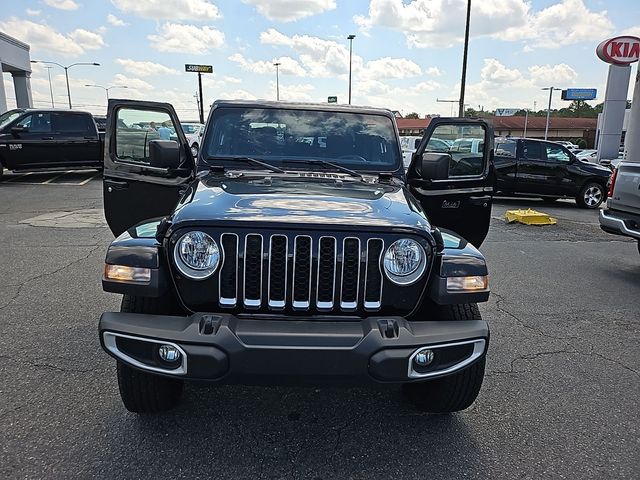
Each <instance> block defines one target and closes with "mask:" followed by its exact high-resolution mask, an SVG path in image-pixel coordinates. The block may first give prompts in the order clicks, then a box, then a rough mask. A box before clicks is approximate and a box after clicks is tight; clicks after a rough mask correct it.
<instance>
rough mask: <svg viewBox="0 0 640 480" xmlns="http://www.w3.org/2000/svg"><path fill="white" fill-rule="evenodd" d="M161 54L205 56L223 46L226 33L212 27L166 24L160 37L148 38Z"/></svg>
mask: <svg viewBox="0 0 640 480" xmlns="http://www.w3.org/2000/svg"><path fill="white" fill-rule="evenodd" d="M147 38H148V39H149V40H151V46H152V47H153V48H155V49H156V50H158V51H160V52H178V53H195V54H205V53H208V52H209V51H211V50H212V49H216V48H219V47H221V46H222V44H223V43H224V33H222V32H221V31H220V30H217V29H215V28H212V27H198V26H196V25H182V24H179V23H165V24H164V25H162V27H161V28H160V34H159V35H149V36H147Z"/></svg>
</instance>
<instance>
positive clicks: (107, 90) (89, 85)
mask: <svg viewBox="0 0 640 480" xmlns="http://www.w3.org/2000/svg"><path fill="white" fill-rule="evenodd" d="M85 87H98V88H102V89H103V90H104V91H105V92H106V93H107V103H108V102H109V90H111V89H112V88H129V87H127V86H126V85H111V86H110V87H104V86H102V85H94V84H93V83H91V84H86V85H85Z"/></svg>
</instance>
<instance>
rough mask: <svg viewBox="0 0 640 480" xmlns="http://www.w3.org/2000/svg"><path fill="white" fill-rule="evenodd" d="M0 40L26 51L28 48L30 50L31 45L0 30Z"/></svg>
mask: <svg viewBox="0 0 640 480" xmlns="http://www.w3.org/2000/svg"><path fill="white" fill-rule="evenodd" d="M0 40H4V41H5V42H7V43H11V44H13V45H15V46H16V47H20V48H22V49H23V50H26V51H27V52H28V51H29V50H31V47H30V46H29V45H28V44H27V43H24V42H21V41H20V40H18V39H17V38H14V37H11V36H9V35H7V34H6V33H3V32H0Z"/></svg>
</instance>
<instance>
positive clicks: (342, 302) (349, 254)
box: [219, 233, 384, 312]
mask: <svg viewBox="0 0 640 480" xmlns="http://www.w3.org/2000/svg"><path fill="white" fill-rule="evenodd" d="M220 246H221V250H222V264H221V267H220V272H219V304H220V306H222V307H226V308H234V307H241V308H247V309H268V310H272V311H278V310H283V309H285V308H292V309H293V310H300V311H305V310H316V311H319V312H330V311H334V310H339V311H344V312H353V311H356V310H357V309H358V308H364V309H365V310H369V311H375V310H379V309H380V307H381V301H382V283H383V276H382V272H381V271H380V257H381V255H382V252H383V248H384V242H383V240H382V239H380V238H369V239H361V238H358V237H349V236H347V237H343V238H337V237H333V236H320V237H311V236H309V235H304V234H301V235H286V234H273V235H270V236H263V235H260V234H257V233H249V234H246V235H240V236H238V235H236V234H235V233H223V234H222V235H221V236H220Z"/></svg>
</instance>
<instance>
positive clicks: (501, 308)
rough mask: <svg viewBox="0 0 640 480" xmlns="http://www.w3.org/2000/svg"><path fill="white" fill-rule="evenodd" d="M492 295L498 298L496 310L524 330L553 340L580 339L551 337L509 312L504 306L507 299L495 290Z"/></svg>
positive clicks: (574, 337)
mask: <svg viewBox="0 0 640 480" xmlns="http://www.w3.org/2000/svg"><path fill="white" fill-rule="evenodd" d="M491 295H493V296H495V297H497V299H496V308H497V309H498V311H499V312H502V313H504V314H506V315H508V316H509V317H511V318H512V319H513V320H515V321H516V322H518V324H519V325H521V326H522V327H524V328H526V329H528V330H531V331H532V332H534V333H536V334H537V335H540V336H542V337H546V338H551V339H553V340H569V339H577V338H578V337H576V336H565V337H558V336H555V335H549V334H548V333H545V332H544V331H543V330H541V329H539V328H535V327H533V326H531V325H529V324H527V323H526V322H525V321H524V320H522V319H521V318H520V317H518V316H517V315H516V314H514V313H512V312H510V311H509V310H507V309H506V308H505V307H504V306H503V303H504V302H505V299H504V297H503V296H502V295H500V294H499V293H496V292H495V291H494V290H492V291H491Z"/></svg>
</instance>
